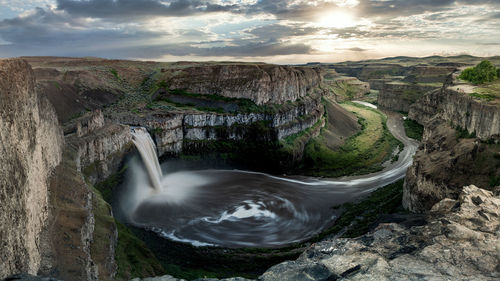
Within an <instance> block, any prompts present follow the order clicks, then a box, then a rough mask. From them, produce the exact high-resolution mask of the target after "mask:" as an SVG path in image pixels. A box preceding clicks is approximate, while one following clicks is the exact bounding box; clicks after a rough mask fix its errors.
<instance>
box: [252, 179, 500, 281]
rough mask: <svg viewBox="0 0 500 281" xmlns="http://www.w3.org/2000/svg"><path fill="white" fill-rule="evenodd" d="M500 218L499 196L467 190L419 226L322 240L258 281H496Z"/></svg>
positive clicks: (385, 227) (390, 225) (387, 225)
mask: <svg viewBox="0 0 500 281" xmlns="http://www.w3.org/2000/svg"><path fill="white" fill-rule="evenodd" d="M499 217H500V197H499V196H494V195H493V194H492V193H491V192H489V191H486V190H482V189H479V188H477V187H475V186H467V187H464V188H463V190H462V193H461V194H460V196H459V198H458V199H457V200H452V199H444V200H442V201H441V202H439V203H438V204H436V205H435V206H434V207H433V208H432V213H431V214H430V215H429V216H428V218H427V223H425V224H423V225H415V226H405V225H404V224H396V223H383V224H380V225H379V226H378V227H377V228H376V229H375V230H373V231H372V232H371V233H369V234H366V235H364V236H361V237H359V238H355V239H332V240H325V241H322V242H320V243H317V244H315V245H313V246H312V247H311V248H310V249H308V250H307V251H306V252H304V254H302V255H301V256H300V257H299V259H297V260H296V261H289V262H285V263H282V264H279V265H276V266H274V267H272V268H270V269H269V270H268V271H267V272H266V273H264V274H263V275H262V276H261V277H260V279H259V280H263V281H271V280H339V279H341V280H413V279H418V280H497V279H498V278H500V268H499V267H498V264H500V256H499V248H498V247H499V246H498V245H500V233H499V232H498V228H499V227H500V220H499Z"/></svg>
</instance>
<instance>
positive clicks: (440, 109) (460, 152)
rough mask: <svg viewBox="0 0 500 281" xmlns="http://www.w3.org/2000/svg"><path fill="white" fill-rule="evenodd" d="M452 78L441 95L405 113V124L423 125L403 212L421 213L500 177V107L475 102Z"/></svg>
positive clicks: (433, 95)
mask: <svg viewBox="0 0 500 281" xmlns="http://www.w3.org/2000/svg"><path fill="white" fill-rule="evenodd" d="M457 75H458V72H457V73H453V74H452V75H450V76H449V78H448V79H447V82H446V83H445V84H444V86H443V87H442V88H441V89H440V90H436V91H433V92H431V93H429V94H427V95H425V96H424V97H422V98H421V99H420V100H419V101H417V102H416V103H415V104H413V105H412V106H411V107H410V111H409V114H408V116H409V118H411V119H413V120H416V121H417V122H419V123H420V124H423V125H424V134H423V138H422V145H421V146H420V149H419V150H418V151H417V153H416V154H415V157H414V161H413V165H412V166H411V167H410V168H409V169H408V171H407V174H406V180H405V185H404V195H403V206H404V207H405V208H407V209H409V210H411V211H413V212H426V211H428V210H429V209H430V208H431V207H432V205H433V204H435V203H437V202H438V201H440V200H442V199H443V198H445V197H449V198H456V197H457V196H458V194H459V192H460V188H461V186H462V185H463V184H475V185H477V186H479V187H481V188H484V189H493V188H494V187H495V186H496V185H498V183H497V182H496V181H497V178H498V177H499V176H500V158H499V157H498V155H499V154H500V144H499V143H498V140H499V136H500V105H499V104H498V103H496V102H495V101H485V100H480V99H475V98H474V97H473V96H471V94H473V93H474V92H475V86H472V85H470V84H468V83H465V82H461V81H459V80H457V79H456V78H457Z"/></svg>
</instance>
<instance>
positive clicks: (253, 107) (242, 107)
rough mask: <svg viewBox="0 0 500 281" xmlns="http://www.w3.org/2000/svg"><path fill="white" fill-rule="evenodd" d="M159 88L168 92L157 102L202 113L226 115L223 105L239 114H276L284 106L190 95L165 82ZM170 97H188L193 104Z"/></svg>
mask: <svg viewBox="0 0 500 281" xmlns="http://www.w3.org/2000/svg"><path fill="white" fill-rule="evenodd" d="M157 87H158V88H161V89H165V90H166V93H165V94H161V95H160V96H159V97H158V98H157V101H164V102H168V103H171V104H173V105H175V106H177V107H192V108H195V109H198V110H200V111H209V112H218V113H225V110H224V109H223V108H222V107H221V105H222V104H228V105H235V106H236V108H237V112H238V113H268V114H275V113H277V112H278V111H279V110H280V109H281V108H282V105H279V104H272V105H257V104H256V103H255V102H253V101H252V100H250V99H243V98H229V97H225V96H221V95H218V94H213V95H202V94H195V93H190V92H187V91H185V90H180V89H172V90H170V89H168V85H167V83H166V82H165V81H161V82H159V83H158V84H157ZM169 95H175V96H183V97H188V98H190V99H191V100H192V102H186V103H181V102H174V101H172V100H171V99H170V98H169V97H168V96H169ZM196 102H203V103H204V104H206V102H212V103H213V104H214V106H199V105H196V104H195V103H196Z"/></svg>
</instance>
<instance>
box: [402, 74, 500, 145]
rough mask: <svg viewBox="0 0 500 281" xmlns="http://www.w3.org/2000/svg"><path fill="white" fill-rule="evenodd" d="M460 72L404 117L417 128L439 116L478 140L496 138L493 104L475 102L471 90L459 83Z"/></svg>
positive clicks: (498, 120)
mask: <svg viewBox="0 0 500 281" xmlns="http://www.w3.org/2000/svg"><path fill="white" fill-rule="evenodd" d="M459 74H460V72H454V73H453V74H451V75H450V76H449V77H448V79H447V81H446V83H445V84H444V86H443V87H442V89H441V90H439V91H434V92H432V93H431V94H428V95H426V96H424V97H422V99H421V100H419V102H418V103H417V104H415V105H413V106H412V107H411V109H410V111H409V113H408V117H409V118H410V119H413V120H415V121H417V122H419V123H420V124H425V123H426V122H427V121H428V120H430V119H431V118H433V117H434V116H435V115H436V114H438V113H439V115H440V117H441V118H443V119H444V120H446V121H448V122H450V123H451V124H452V125H453V126H455V127H460V128H463V129H466V130H467V131H468V132H469V133H475V135H476V136H477V137H478V138H480V139H482V140H488V139H489V138H495V139H498V138H499V137H500V110H499V105H498V104H497V103H489V102H485V101H483V100H480V99H476V98H474V97H473V96H471V94H473V93H474V91H475V90H474V87H473V86H471V85H469V84H467V83H464V82H460V81H459V80H458V79H457V77H458V75H459Z"/></svg>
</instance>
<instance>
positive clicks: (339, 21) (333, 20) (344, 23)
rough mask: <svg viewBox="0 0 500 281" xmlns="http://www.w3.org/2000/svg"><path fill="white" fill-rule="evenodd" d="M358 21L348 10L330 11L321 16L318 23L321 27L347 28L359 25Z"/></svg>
mask: <svg viewBox="0 0 500 281" xmlns="http://www.w3.org/2000/svg"><path fill="white" fill-rule="evenodd" d="M357 24H358V23H357V22H356V20H354V18H353V16H352V15H351V14H349V13H348V12H340V11H335V12H328V13H324V14H322V15H320V16H319V19H318V21H317V22H316V25H318V26H319V27H329V28H346V27H352V26H355V25H357Z"/></svg>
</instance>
